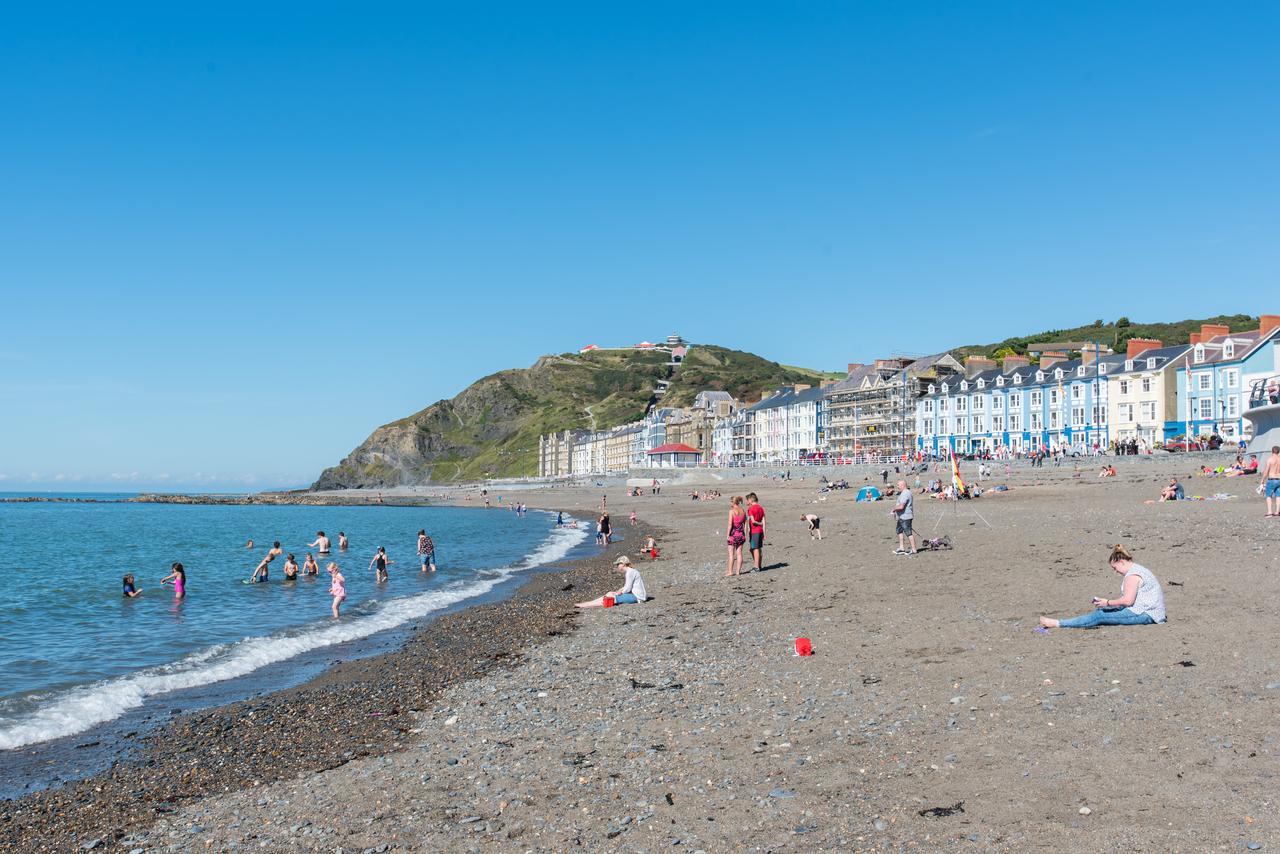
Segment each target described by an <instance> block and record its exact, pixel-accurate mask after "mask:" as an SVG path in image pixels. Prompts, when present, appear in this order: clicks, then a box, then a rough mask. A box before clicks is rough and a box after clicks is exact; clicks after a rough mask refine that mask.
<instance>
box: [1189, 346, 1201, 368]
mask: <svg viewBox="0 0 1280 854" xmlns="http://www.w3.org/2000/svg"><path fill="white" fill-rule="evenodd" d="M1191 358H1192V360H1193V361H1194V362H1195V363H1196V364H1197V365H1198V364H1200V363H1201V362H1203V361H1204V345H1203V344H1197V345H1196V349H1195V350H1193V351H1192V353H1191Z"/></svg>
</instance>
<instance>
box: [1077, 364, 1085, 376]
mask: <svg viewBox="0 0 1280 854" xmlns="http://www.w3.org/2000/svg"><path fill="white" fill-rule="evenodd" d="M1076 376H1078V377H1082V376H1084V365H1081V366H1080V367H1078V368H1076Z"/></svg>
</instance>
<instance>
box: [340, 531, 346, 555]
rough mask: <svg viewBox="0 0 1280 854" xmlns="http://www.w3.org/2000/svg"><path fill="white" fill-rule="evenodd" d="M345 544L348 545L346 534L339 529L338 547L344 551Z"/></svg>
mask: <svg viewBox="0 0 1280 854" xmlns="http://www.w3.org/2000/svg"><path fill="white" fill-rule="evenodd" d="M347 545H348V543H347V535H346V534H344V533H343V532H342V531H339V532H338V548H339V549H341V550H342V551H344V552H345V551H346V550H347Z"/></svg>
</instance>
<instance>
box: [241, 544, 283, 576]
mask: <svg viewBox="0 0 1280 854" xmlns="http://www.w3.org/2000/svg"><path fill="white" fill-rule="evenodd" d="M282 554H284V549H282V548H280V541H279V540H276V541H275V543H274V544H273V545H272V546H271V548H270V549H269V550H268V551H267V554H266V556H265V557H264V558H263V559H262V562H261V563H259V564H258V566H257V568H256V569H254V571H253V575H251V576H249V580H250V581H251V582H258V583H261V582H264V581H267V580H268V576H269V574H270V571H271V561H273V560H275V559H276V558H277V557H279V556H280V555H282Z"/></svg>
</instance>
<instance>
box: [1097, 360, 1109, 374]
mask: <svg viewBox="0 0 1280 854" xmlns="http://www.w3.org/2000/svg"><path fill="white" fill-rule="evenodd" d="M1106 372H1107V363H1106V362H1099V363H1098V373H1100V374H1105V373H1106Z"/></svg>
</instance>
